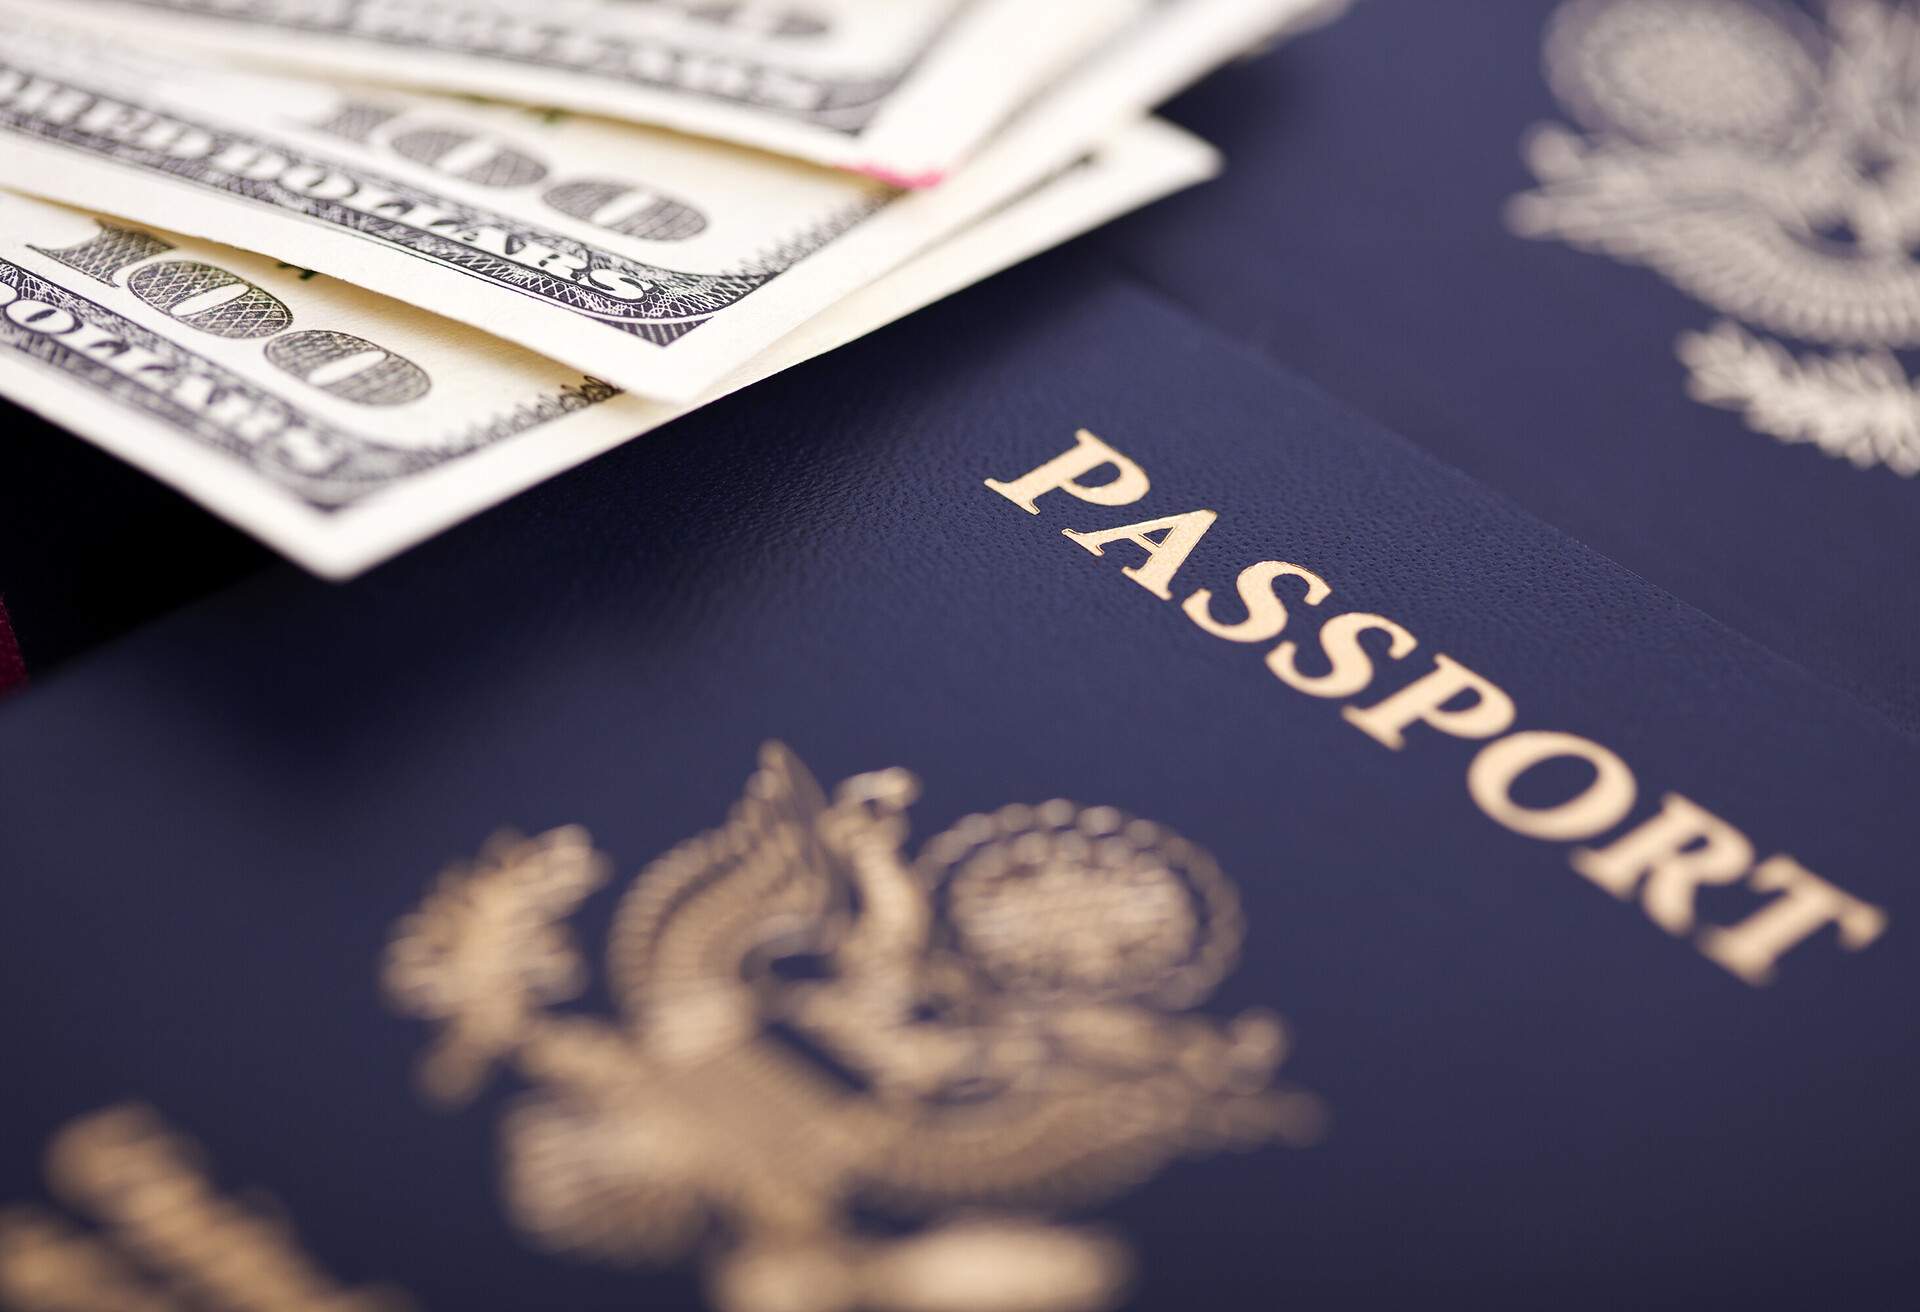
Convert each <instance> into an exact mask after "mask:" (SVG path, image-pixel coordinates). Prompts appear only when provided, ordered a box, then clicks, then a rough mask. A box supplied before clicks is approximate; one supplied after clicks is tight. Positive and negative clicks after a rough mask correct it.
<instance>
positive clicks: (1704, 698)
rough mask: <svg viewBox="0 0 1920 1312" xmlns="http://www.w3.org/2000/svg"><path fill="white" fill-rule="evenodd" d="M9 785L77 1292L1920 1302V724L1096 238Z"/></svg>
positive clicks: (16, 1067) (198, 627) (362, 598)
mask: <svg viewBox="0 0 1920 1312" xmlns="http://www.w3.org/2000/svg"><path fill="white" fill-rule="evenodd" d="M1029 505H1030V506H1031V513H1030V511H1029V508H1028V507H1029ZM770 744H779V745H770ZM0 778H3V782H0V869H4V870H5V871H6V872H7V885H8V910H7V914H6V915H5V916H4V917H0V962H3V963H4V967H3V969H4V972H5V979H6V982H7V986H8V988H9V990H10V994H11V996H13V997H14V998H15V999H16V1004H15V1005H14V1006H12V1007H10V1008H8V1009H7V1012H6V1015H5V1018H4V1020H3V1021H0V1035H3V1036H4V1037H3V1038H0V1042H3V1043H4V1046H5V1050H6V1051H7V1052H8V1053H10V1054H11V1059H10V1061H9V1063H8V1074H7V1077H6V1081H5V1091H4V1093H3V1094H0V1098H3V1099H4V1107H5V1117H6V1127H7V1129H6V1134H5V1136H4V1137H3V1138H0V1300H11V1302H12V1303H13V1304H16V1305H18V1306H20V1307H27V1308H36V1309H38V1308H68V1307H90V1308H91V1307H100V1308H129V1309H132V1308H153V1307H174V1306H185V1307H230V1306H234V1307H248V1308H253V1307H274V1308H327V1309H335V1310H337V1309H341V1308H354V1309H359V1308H385V1307H400V1306H417V1307H426V1308H493V1307H501V1308H507V1307H512V1308H530V1307H541V1308H568V1309H597V1308H606V1309H614V1308H622V1309H624V1308H632V1307H636V1306H642V1307H649V1308H695V1307H701V1306H711V1307H718V1308H723V1309H731V1310H738V1312H780V1310H782V1309H793V1308H799V1309H853V1308H875V1309H896V1310H898V1312H920V1310H925V1309H946V1308H953V1309H969V1310H971V1309H979V1308H989V1309H992V1308H1008V1309H1014V1308H1018V1309H1030V1310H1032V1312H1066V1310H1067V1309H1073V1308H1086V1307H1099V1306H1104V1305H1107V1304H1111V1303H1113V1302H1114V1301H1115V1300H1123V1301H1124V1302H1125V1303H1126V1304H1127V1305H1128V1306H1137V1307H1149V1308H1188V1307H1202V1306H1204V1307H1212V1308H1246V1309H1266V1308H1271V1307H1274V1306H1276V1305H1281V1304H1283V1303H1285V1304H1290V1305H1296V1306H1306V1307H1353V1308H1400V1307H1406V1306H1410V1305H1414V1304H1416V1303H1427V1302H1431V1301H1434V1300H1435V1299H1439V1300H1443V1301H1447V1302H1450V1303H1456V1304H1457V1305H1460V1306H1473V1307H1513V1308H1522V1307H1525V1308H1536V1307H1541V1306H1548V1305H1551V1306H1555V1307H1561V1308H1613V1307H1619V1306H1622V1305H1628V1304H1631V1305H1634V1306H1668V1305H1670V1306H1727V1305H1733V1304H1735V1303H1738V1304H1740V1305H1742V1306H1746V1307H1779V1308H1790V1307H1805V1306H1809V1305H1811V1304H1812V1303H1814V1302H1816V1301H1818V1302H1819V1303H1821V1304H1822V1305H1851V1306H1869V1305H1871V1306H1885V1305H1887V1303H1886V1300H1887V1299H1889V1298H1891V1297H1892V1296H1893V1291H1896V1290H1898V1289H1900V1288H1902V1287H1903V1286H1902V1285H1901V1284H1900V1283H1899V1282H1900V1281H1902V1280H1903V1279H1904V1278H1905V1277H1906V1276H1907V1275H1909V1274H1911V1263H1912V1243H1911V1221H1912V1211H1911V1202H1912V1180H1913V1175H1914V1169H1915V1166H1916V1147H1915V1144H1916V1140H1915V1136H1914V1134H1913V1131H1912V1121H1913V1115H1914V1113H1913V1108H1914V1106H1915V1102H1916V1093H1920V1088H1917V1087H1916V1085H1917V1081H1916V1052H1915V1046H1914V1043H1913V1025H1912V1021H1911V1017H1910V1016H1909V1015H1908V1014H1907V1012H1908V1010H1909V1008H1908V1006H1907V1003H1908V1001H1909V1000H1910V999H1911V998H1912V997H1913V996H1914V989H1915V985H1916V979H1915V973H1916V972H1915V969H1914V958H1913V956H1912V954H1911V951H1910V949H1909V945H1908V943H1907V941H1906V938H1905V936H1904V926H1905V924H1906V918H1907V917H1908V916H1909V915H1910V914H1911V911H1910V904H1911V902H1912V893H1911V887H1912V873H1911V854H1910V842H1911V836H1912V821H1911V817H1912V799H1913V797H1914V796H1915V789H1916V784H1917V783H1920V761H1916V757H1915V749H1914V747H1913V746H1912V745H1911V743H1910V742H1909V741H1908V740H1907V739H1906V738H1905V737H1904V736H1902V735H1901V734H1899V733H1897V732H1896V731H1894V730H1893V729H1892V728H1890V727H1889V726H1888V725H1886V723H1885V722H1884V720H1883V719H1882V718H1881V717H1880V716H1878V715H1877V714H1875V713H1872V712H1870V711H1868V710H1866V709H1865V708H1863V707H1862V706H1861V705H1860V704H1859V703H1858V702H1857V701H1856V700H1855V699H1854V698H1852V697H1851V696H1849V695H1847V694H1845V693H1842V692H1839V691H1836V690H1834V689H1833V688H1831V687H1830V686H1829V685H1827V684H1825V683H1824V682H1822V681H1819V680H1816V679H1814V678H1811V677H1810V676H1809V675H1808V674H1807V673H1806V672H1805V671H1803V670H1802V669H1801V668H1799V667H1798V666H1797V665H1795V664H1793V663H1792V662H1790V661H1788V660H1786V659H1783V658H1782V657H1780V656H1778V655H1776V654H1773V653H1772V652H1770V651H1769V650H1767V649H1766V648H1764V647H1761V646H1759V645H1757V644H1756V643H1754V642H1753V641H1751V640H1750V639H1748V638H1746V637H1744V636H1742V635H1741V634H1739V633H1737V632H1735V631H1733V630H1731V629H1729V628H1727V627H1726V626H1724V625H1722V624H1721V623H1719V622H1718V621H1716V620H1714V619H1711V618H1709V617H1707V616H1705V615H1703V614H1702V613H1701V612H1700V611H1699V610H1697V609H1694V608H1692V607H1690V606H1688V605H1686V604H1684V603H1682V602H1680V601H1678V600H1676V599H1675V598H1674V597H1673V596H1671V595H1670V594H1668V593H1666V592H1664V591H1662V590H1660V589H1659V588H1657V587H1655V586H1653V585H1651V584H1649V583H1648V582H1647V581H1646V580H1644V579H1642V578H1640V577H1637V576H1636V575H1635V574H1633V573H1631V572H1629V571H1628V570H1626V569H1623V568H1621V567H1620V566H1618V565H1616V564H1614V563H1612V562H1610V561H1609V560H1607V559H1606V558H1604V557H1602V556H1601V555H1598V554H1596V553H1595V552H1594V551H1592V550H1590V549H1588V548H1586V547H1584V546H1582V545H1580V544H1579V543H1577V542H1575V541H1574V540H1572V539H1571V538H1569V537H1567V536H1566V535H1564V534H1562V533H1560V532H1558V531H1557V530H1555V529H1552V528H1549V527H1547V526H1545V525H1543V524H1542V523H1541V522H1540V521H1538V520H1536V519H1534V518H1532V517H1530V516H1529V515H1528V514H1527V513H1525V512H1524V511H1522V510H1521V509H1519V508H1517V507H1515V506H1514V505H1512V504H1511V503H1509V502H1507V501H1505V500H1503V499H1502V498H1501V497H1499V496H1498V495H1496V494H1493V493H1491V492H1489V491H1487V490H1485V489H1484V488H1482V487H1481V486H1479V485H1477V484H1476V483H1474V482H1472V481H1471V480H1469V479H1467V478H1465V477H1463V476H1462V475H1460V474H1459V473H1457V472H1454V471H1452V470H1450V469H1448V468H1447V467H1445V466H1444V465H1442V464H1440V463H1439V462H1437V461H1436V460H1434V459H1432V458H1431V457H1429V456H1428V455H1426V454H1424V453H1422V452H1420V451H1419V450H1418V449H1416V448H1415V447H1413V446H1411V445H1409V444H1408V443H1406V442H1404V441H1402V440H1401V439H1399V438H1397V437H1395V436H1392V435H1390V434H1389V433H1387V432H1385V431H1383V430H1382V429H1380V428H1378V427H1376V426H1375V425H1374V424H1372V423H1371V422H1369V421H1367V420H1364V419H1361V418H1358V417H1356V416H1355V415H1353V414H1352V413H1350V412H1348V411H1346V410H1344V409H1342V408H1340V407H1339V406H1338V405H1336V404H1334V403H1332V402H1330V401H1329V400H1327V399H1326V398H1325V397H1324V396H1323V395H1322V394H1320V393H1319V392H1317V391H1316V390H1314V389H1313V388H1312V387H1310V386H1308V385H1306V384H1303V383H1301V382H1300V381H1298V380H1296V379H1295V378H1293V377H1291V376H1289V375H1286V374H1283V373H1280V372H1278V371H1276V370H1274V369H1273V368H1272V367H1271V366H1270V365H1268V364H1266V363H1265V362H1264V361H1262V360H1260V359H1259V358H1258V357H1257V356H1255V355H1252V354H1249V353H1246V352H1245V351H1243V349H1242V348H1241V347H1239V346H1238V345H1237V344H1235V343H1234V342H1232V341H1230V340H1229V339H1227V338H1226V337H1224V336H1222V335H1219V334H1217V333H1215V332H1214V331H1212V330H1210V329H1207V328H1205V327H1203V326H1200V325H1199V324H1197V323H1196V322H1194V321H1193V320H1191V319H1189V318H1188V317H1186V316H1185V314H1184V313H1183V312H1181V311H1179V310H1176V309H1174V308H1171V307H1170V306H1169V305H1168V304H1166V303H1165V302H1164V301H1163V300H1162V299H1160V298H1159V297H1157V296H1156V295H1155V294H1153V293H1151V292H1148V291H1145V290H1143V289H1141V288H1140V287H1138V286H1135V285H1132V284H1130V283H1128V282H1126V281H1125V280H1120V279H1114V278H1110V277H1108V276H1106V275H1105V274H1104V273H1103V272H1102V271H1101V268H1100V266H1099V265H1098V264H1097V263H1096V262H1095V261H1093V260H1091V259H1089V258H1085V257H1076V256H1073V255H1068V256H1065V257H1055V258H1052V259H1049V260H1047V261H1044V262H1042V264H1041V265H1040V266H1039V267H1037V268H1034V269H1029V270H1025V271H1023V272H1022V273H1020V274H1019V275H1017V276H1014V277H1011V278H1008V279H1004V280H1001V281H999V282H997V283H995V284H993V285H990V286H988V287H985V288H982V289H978V290H976V291H974V292H971V293H969V294H967V295H965V296H963V297H961V298H959V299H958V300H957V301H955V302H953V303H950V304H948V305H945V306H942V307H939V308H938V309H936V310H934V311H932V312H930V313H928V314H925V315H922V316H919V317H917V318H915V319H914V320H912V321H910V322H908V323H906V324H903V325H901V326H899V327H897V328H895V329H893V330H890V331H888V332H887V333H884V334H882V335H880V336H879V337H877V338H875V339H871V340H869V341H866V342H864V343H861V344H859V345H857V346H855V347H853V348H851V349H849V350H847V351H845V352H842V353H838V354H836V355H835V356H833V357H831V358H829V359H827V360H824V361H820V362H817V363H815V364H813V365H810V366H808V367H806V368H805V369H803V370H801V371H797V372H796V373H793V374H790V375H787V376H784V377H782V378H779V379H776V380H773V381H771V382H769V383H767V384H765V385H764V386H762V387H760V388H756V389H755V390H754V391H753V392H751V393H749V394H746V395H743V396H740V397H737V398H734V399H732V400H730V401H727V402H725V403H723V404H720V405H717V406H715V407H713V408H711V409H710V410H707V411H703V412H701V413H700V414H698V415H695V416H693V417H692V418H690V419H689V420H687V421H684V422H682V423H680V424H676V425H675V426H674V427H673V428H672V429H670V430H668V431H665V432H663V433H661V434H659V435H658V436H656V437H653V438H649V439H647V440H646V441H643V442H640V443H637V444H634V445H633V446H631V447H628V448H626V449H623V450H621V451H618V452H615V453H613V454H611V455H609V456H608V457H606V458H603V459H601V460H599V461H596V462H594V463H593V464H592V465H590V466H588V467H586V468H583V469H581V470H578V471H576V472H574V473H572V474H570V475H568V476H566V477H564V478H562V479H560V480H557V481H556V482H555V483H553V484H552V485H549V486H548V487H545V488H543V489H540V490H538V491H536V492H534V493H531V494H529V495H528V496H525V497H523V498H520V499H518V500H516V501H515V502H513V503H511V504H509V505H507V506H505V507H502V508H500V509H499V510H496V511H494V512H491V513H490V514H488V515H486V516H484V517H482V518H481V519H480V520H479V521H477V522H475V523H473V524H470V525H468V526H466V527H464V528H462V529H460V530H457V531H455V532H454V533H452V534H450V535H448V536H447V537H445V538H443V539H441V540H439V541H436V542H434V543H432V544H429V545H427V546H426V547H424V548H422V549H420V550H419V551H417V552H414V553H412V554H410V555H409V556H407V557H405V558H403V559H402V560H400V561H398V562H396V563H394V564H392V565H389V566H387V567H384V568H382V569H381V570H378V571H376V572H375V573H373V574H372V575H370V576H367V577H365V578H363V579H361V580H358V581H356V582H354V583H352V584H350V585H346V586H341V587H334V586H328V585H325V584H320V583H317V582H314V581H312V580H310V579H307V578H304V577H302V576H300V575H299V574H297V573H295V572H294V571H292V570H290V569H275V570H272V571H269V572H268V573H266V574H264V575H262V576H260V577H259V578H257V579H255V580H254V581H252V582H250V583H247V584H245V585H242V586H241V587H239V588H237V589H235V590H232V591H230V592H228V593H226V594H223V595H222V596H219V597H216V598H214V599H211V600H209V601H207V602H205V603H203V604H200V605H197V606H195V607H193V608H190V609H189V610H187V611H184V612H182V613H180V614H177V615H175V616H173V617H171V618H169V619H167V620H164V621H161V622H159V623H156V624H155V625H153V626H150V627H149V628H147V629H145V630H143V631H141V632H140V633H137V634H135V635H134V636H132V637H130V638H128V639H126V640H124V641H123V642H121V643H119V644H117V645H116V646H115V647H113V648H112V649H110V650H108V651H106V652H104V653H102V654H99V655H96V656H94V657H91V658H87V659H85V660H82V661H81V662H79V663H78V664H76V665H75V666H72V667H70V668H69V669H68V670H67V671H65V672H63V673H60V674H57V675H55V676H53V677H51V678H49V679H48V680H46V681H45V682H44V683H43V684H41V685H40V686H38V687H37V688H36V689H35V691H34V693H33V694H32V695H31V696H28V697H25V698H20V699H16V700H15V701H14V702H12V703H11V704H9V705H8V706H7V707H5V708H4V710H0ZM1062 799H1070V800H1062ZM503 831H513V832H514V833H517V834H519V835H522V836H523V837H518V838H516V837H513V836H511V834H505V833H504V832H503ZM163 1300H177V1301H163ZM222 1300H225V1301H222ZM1848 1300H1852V1302H1851V1303H1849V1301H1848Z"/></svg>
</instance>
